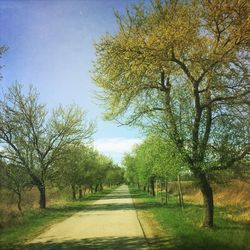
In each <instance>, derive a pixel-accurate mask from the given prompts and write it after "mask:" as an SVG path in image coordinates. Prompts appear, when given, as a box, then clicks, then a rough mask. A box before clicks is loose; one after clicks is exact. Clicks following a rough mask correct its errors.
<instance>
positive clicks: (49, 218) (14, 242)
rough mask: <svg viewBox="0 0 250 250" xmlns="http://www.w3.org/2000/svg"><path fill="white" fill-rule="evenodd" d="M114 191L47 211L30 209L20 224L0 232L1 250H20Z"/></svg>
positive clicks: (55, 206)
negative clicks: (26, 243) (37, 236)
mask: <svg viewBox="0 0 250 250" xmlns="http://www.w3.org/2000/svg"><path fill="white" fill-rule="evenodd" d="M112 190H113V189H105V190H104V191H103V192H102V193H96V194H88V195H86V196H85V197H84V198H83V199H82V200H78V201H72V202H67V203H66V202H65V203H64V204H60V205H54V206H50V207H48V208H46V209H43V210H41V209H30V210H27V211H25V213H24V214H23V216H22V218H21V219H20V223H18V224H16V225H13V226H11V227H9V228H6V229H1V230H0V249H4V250H7V249H9V250H10V249H19V248H21V247H22V245H23V243H24V242H25V241H27V240H29V239H32V238H33V237H35V236H36V235H38V234H40V233H41V232H43V231H44V230H46V228H48V227H50V226H51V225H52V224H54V223H56V222H59V221H61V220H63V219H65V218H67V217H69V216H71V215H72V214H74V213H76V212H78V211H81V210H84V207H85V206H86V205H89V204H91V203H93V202H94V201H96V200H98V199H100V198H101V197H103V196H105V195H107V194H108V193H110V192H111V191H112Z"/></svg>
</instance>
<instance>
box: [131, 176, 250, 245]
mask: <svg viewBox="0 0 250 250" xmlns="http://www.w3.org/2000/svg"><path fill="white" fill-rule="evenodd" d="M182 186H183V191H184V194H185V195H184V199H185V207H184V209H181V208H180V206H179V204H178V199H177V196H176V193H175V190H176V183H172V184H171V185H170V192H171V195H170V197H169V203H168V205H163V204H161V202H160V199H159V197H160V196H158V199H156V198H153V197H151V196H149V195H148V194H147V193H145V192H143V191H138V190H136V189H131V192H132V194H133V195H134V200H135V203H136V208H137V209H138V211H142V212H143V211H144V212H147V213H149V214H151V215H152V216H153V218H154V219H155V220H156V221H157V222H158V223H159V224H160V226H161V228H162V229H163V231H164V233H165V235H166V236H165V237H164V239H159V240H161V241H163V242H164V241H165V244H166V245H168V246H169V245H170V248H171V249H184V250H185V249H187V250H189V249H190V250H191V249H207V250H209V249H211V250H212V249H213V250H214V249H218V250H219V249H220V250H221V249H232V250H236V249H237V250H238V249H242V250H243V249H249V246H250V221H249V192H248V190H249V183H245V182H242V181H236V180H235V181H233V182H232V183H231V184H230V185H226V186H225V185H223V186H220V185H217V186H215V226H214V228H213V229H205V228H202V226H201V222H202V216H203V208H202V205H201V196H200V194H199V192H198V189H197V187H195V185H194V184H193V183H191V182H184V183H183V184H182ZM229 194H230V195H229ZM223 199H226V200H225V203H223ZM159 249H161V248H159Z"/></svg>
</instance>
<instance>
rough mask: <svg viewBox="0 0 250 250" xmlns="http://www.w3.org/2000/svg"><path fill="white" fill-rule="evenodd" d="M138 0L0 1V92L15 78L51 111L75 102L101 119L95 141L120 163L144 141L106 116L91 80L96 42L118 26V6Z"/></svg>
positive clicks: (91, 114)
mask: <svg viewBox="0 0 250 250" xmlns="http://www.w3.org/2000/svg"><path fill="white" fill-rule="evenodd" d="M136 2H137V1H136V0H18V1H17V0H0V46H2V45H5V46H7V47H8V50H7V52H6V53H5V54H4V55H3V56H2V58H1V59H0V60H1V61H0V65H4V67H3V68H2V69H1V74H2V75H3V79H2V80H1V82H0V88H1V91H2V90H4V89H6V88H7V87H8V86H10V85H11V84H14V83H15V82H18V83H21V84H22V85H24V87H27V86H29V85H31V84H32V85H34V86H35V87H36V88H37V90H38V91H39V93H40V101H41V102H42V103H46V104H47V107H48V109H49V110H52V109H53V108H56V107H57V106H58V105H60V104H62V105H68V104H71V103H74V104H77V105H79V106H80V107H82V108H83V109H84V110H86V111H87V118H88V119H89V120H94V121H96V122H97V132H96V134H95V135H94V146H95V147H96V148H97V149H98V150H99V151H100V152H102V153H104V154H106V155H107V156H110V157H112V158H113V160H114V161H115V162H116V163H121V159H122V155H123V154H124V152H129V151H130V150H131V148H132V146H133V145H134V144H136V143H139V142H140V141H141V136H142V135H141V134H140V133H139V131H138V130H136V129H135V128H129V127H125V126H118V124H116V123H114V122H110V121H109V122H107V121H104V120H103V119H102V113H103V112H104V109H103V108H102V106H101V104H100V102H99V101H98V100H97V99H96V97H95V93H96V91H98V89H97V87H96V86H95V84H94V82H93V80H92V79H91V73H90V72H91V70H92V65H93V61H94V60H95V49H94V43H95V42H98V41H99V39H100V37H101V36H102V35H105V34H106V33H107V32H108V33H113V32H115V31H116V29H117V25H116V21H115V17H114V10H117V11H119V12H120V13H124V12H125V9H126V7H129V6H130V4H132V3H136Z"/></svg>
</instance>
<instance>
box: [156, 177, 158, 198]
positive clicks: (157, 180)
mask: <svg viewBox="0 0 250 250" xmlns="http://www.w3.org/2000/svg"><path fill="white" fill-rule="evenodd" d="M155 187H156V188H155V190H156V192H155V194H156V199H158V179H157V178H156V181H155Z"/></svg>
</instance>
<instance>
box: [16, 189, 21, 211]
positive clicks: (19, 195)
mask: <svg viewBox="0 0 250 250" xmlns="http://www.w3.org/2000/svg"><path fill="white" fill-rule="evenodd" d="M16 194H17V198H18V200H17V208H18V210H19V212H20V213H22V206H21V202H22V195H21V193H20V192H18V193H16Z"/></svg>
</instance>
